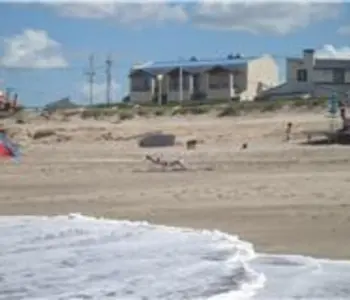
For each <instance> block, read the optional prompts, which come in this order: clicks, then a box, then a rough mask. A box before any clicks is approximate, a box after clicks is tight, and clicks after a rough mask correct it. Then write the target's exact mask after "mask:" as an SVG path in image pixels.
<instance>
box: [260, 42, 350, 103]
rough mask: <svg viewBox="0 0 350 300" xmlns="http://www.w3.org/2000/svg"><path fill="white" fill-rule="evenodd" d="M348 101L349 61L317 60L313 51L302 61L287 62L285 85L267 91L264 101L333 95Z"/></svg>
mask: <svg viewBox="0 0 350 300" xmlns="http://www.w3.org/2000/svg"><path fill="white" fill-rule="evenodd" d="M334 92H336V93H338V94H339V95H340V97H348V96H347V95H349V93H350V59H330V58H327V59H326V58H317V57H315V51H314V50H313V49H306V50H304V51H303V56H302V57H301V58H287V61H286V82H285V83H283V84H281V85H279V86H277V87H275V88H272V89H269V90H267V91H264V92H263V93H262V94H261V95H260V96H261V97H263V98H265V99H277V98H279V99H280V98H295V97H329V96H331V95H332V93H334Z"/></svg>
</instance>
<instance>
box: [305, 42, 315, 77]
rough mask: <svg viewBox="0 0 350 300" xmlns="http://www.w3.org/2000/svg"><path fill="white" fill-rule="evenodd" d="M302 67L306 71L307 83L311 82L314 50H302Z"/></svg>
mask: <svg viewBox="0 0 350 300" xmlns="http://www.w3.org/2000/svg"><path fill="white" fill-rule="evenodd" d="M303 54H304V57H303V60H304V67H305V69H306V70H307V82H308V83H312V82H313V71H314V65H315V50H314V49H304V51H303Z"/></svg>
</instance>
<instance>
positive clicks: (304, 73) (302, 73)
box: [297, 69, 307, 82]
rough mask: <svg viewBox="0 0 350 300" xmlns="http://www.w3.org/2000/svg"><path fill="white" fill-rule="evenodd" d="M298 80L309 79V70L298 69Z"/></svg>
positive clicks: (304, 80)
mask: <svg viewBox="0 0 350 300" xmlns="http://www.w3.org/2000/svg"><path fill="white" fill-rule="evenodd" d="M297 81H300V82H306V81H307V70H305V69H300V70H298V71H297Z"/></svg>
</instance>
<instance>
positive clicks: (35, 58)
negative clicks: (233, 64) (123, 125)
mask: <svg viewBox="0 0 350 300" xmlns="http://www.w3.org/2000/svg"><path fill="white" fill-rule="evenodd" d="M0 40H1V43H0V89H4V88H5V87H11V88H14V89H15V90H16V91H18V93H19V95H20V99H21V102H23V103H24V104H25V105H43V104H45V103H48V102H51V101H54V100H57V99H58V98H62V97H65V96H70V97H71V98H72V100H73V101H76V102H79V103H87V95H86V91H87V85H86V79H87V77H86V76H85V75H84V71H86V70H87V67H88V56H89V54H91V53H93V54H94V55H95V64H96V87H95V91H96V95H95V98H96V100H97V101H103V99H104V95H105V90H104V89H105V88H104V84H103V82H104V68H105V66H104V61H105V59H106V56H107V54H109V53H111V54H112V58H113V67H112V75H113V78H114V83H113V87H114V90H113V98H114V100H119V99H120V98H121V97H122V96H123V95H125V94H126V93H127V90H128V81H127V74H128V70H129V68H130V67H131V66H132V64H134V63H137V62H139V63H140V62H146V61H159V60H176V59H180V58H182V59H186V58H190V57H191V56H196V57H197V58H215V57H225V56H227V55H228V54H229V53H233V54H235V53H241V54H243V55H245V56H258V55H260V54H264V53H270V54H272V55H274V56H275V58H276V61H277V62H278V63H279V64H280V65H281V73H282V77H283V62H284V59H285V57H287V56H299V55H301V51H302V49H303V48H315V49H319V52H318V53H319V54H320V55H324V56H327V55H332V56H338V55H339V56H342V57H349V58H350V3H347V4H346V3H337V4H329V3H328V4H327V3H311V2H306V1H304V2H303V1H300V2H298V3H296V2H294V3H286V2H275V3H269V4H262V3H258V4H257V3H256V2H254V1H251V2H249V4H244V3H240V2H237V1H231V2H228V1H225V2H221V3H220V2H217V3H216V4H213V3H211V4H210V3H208V2H206V3H204V2H191V3H188V2H177V3H176V2H171V3H170V2H166V1H158V2H155V3H149V2H140V3H126V2H123V3H122V2H110V3H107V4H106V3H101V2H99V1H96V2H94V3H93V2H90V3H81V2H79V3H76V4H72V3H71V4H69V3H60V2H42V3H40V4H39V3H37V4H19V3H1V4H0Z"/></svg>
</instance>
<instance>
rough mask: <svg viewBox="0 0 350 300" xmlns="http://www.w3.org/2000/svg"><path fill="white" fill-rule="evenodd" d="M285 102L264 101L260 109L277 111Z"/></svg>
mask: <svg viewBox="0 0 350 300" xmlns="http://www.w3.org/2000/svg"><path fill="white" fill-rule="evenodd" d="M284 105H285V103H283V102H282V101H269V102H264V103H262V105H261V108H260V111H261V112H271V111H276V110H279V109H281V108H282V107H283V106H284Z"/></svg>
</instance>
